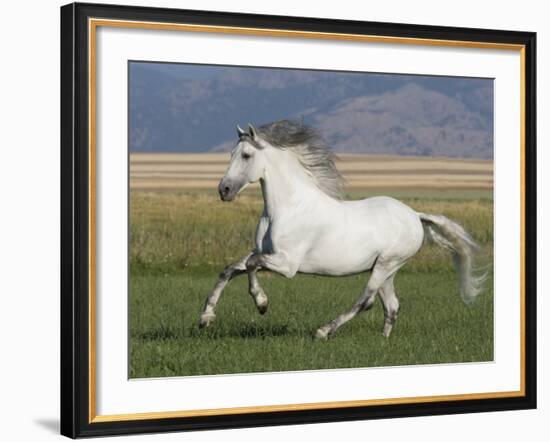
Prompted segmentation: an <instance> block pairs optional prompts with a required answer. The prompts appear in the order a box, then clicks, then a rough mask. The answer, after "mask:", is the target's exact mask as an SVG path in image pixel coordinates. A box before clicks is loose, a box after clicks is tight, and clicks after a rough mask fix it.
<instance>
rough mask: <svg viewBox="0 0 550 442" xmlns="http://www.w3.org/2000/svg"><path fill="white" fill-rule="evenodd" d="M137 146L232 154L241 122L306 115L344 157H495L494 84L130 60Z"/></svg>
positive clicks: (134, 147)
mask: <svg viewBox="0 0 550 442" xmlns="http://www.w3.org/2000/svg"><path fill="white" fill-rule="evenodd" d="M129 69H130V72H129V74H130V83H129V99H130V103H129V106H130V118H129V120H130V140H129V144H130V150H131V151H156V152H161V151H171V152H178V151H181V152H206V151H211V150H214V151H223V150H229V149H230V148H231V147H232V146H233V145H234V144H235V142H236V136H235V125H236V124H240V125H241V126H243V127H244V126H245V125H246V124H247V123H249V122H250V123H252V124H255V125H261V124H263V123H267V122H270V121H273V120H276V119H282V118H301V119H303V120H304V122H305V123H307V124H311V125H313V126H315V127H317V128H318V129H319V131H320V132H321V133H322V134H323V135H324V136H325V138H326V140H327V142H328V144H329V145H330V146H331V147H332V148H333V149H334V150H335V151H338V152H364V153H389V154H402V155H438V156H441V155H442V156H452V157H467V158H471V157H474V158H492V156H493V81H492V80H491V79H475V78H457V77H434V76H418V75H395V74H378V73H357V72H333V71H314V70H295V69H273V68H250V67H231V66H207V65H193V64H177V63H145V62H131V63H130V67H129Z"/></svg>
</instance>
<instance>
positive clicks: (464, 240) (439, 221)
mask: <svg viewBox="0 0 550 442" xmlns="http://www.w3.org/2000/svg"><path fill="white" fill-rule="evenodd" d="M418 215H419V216H420V220H421V221H422V225H423V226H424V230H425V232H426V237H427V238H428V239H431V240H432V241H433V242H435V243H436V244H438V245H440V246H441V247H444V248H446V249H447V250H449V251H450V252H451V253H452V255H453V260H454V263H455V266H456V269H457V272H458V275H459V283H460V296H461V297H462V300H463V301H464V302H465V303H466V304H470V303H472V302H473V301H474V300H475V299H476V297H477V295H478V294H479V293H480V292H481V289H482V285H483V283H484V281H485V279H486V275H485V274H483V275H480V276H476V275H474V268H473V256H474V253H475V252H476V251H477V250H479V246H478V245H477V243H476V242H475V241H474V239H473V238H472V237H471V236H470V234H469V233H468V232H466V230H464V228H463V227H462V226H461V225H459V224H457V223H455V222H454V221H451V220H450V219H449V218H446V217H444V216H442V215H427V214H425V213H418Z"/></svg>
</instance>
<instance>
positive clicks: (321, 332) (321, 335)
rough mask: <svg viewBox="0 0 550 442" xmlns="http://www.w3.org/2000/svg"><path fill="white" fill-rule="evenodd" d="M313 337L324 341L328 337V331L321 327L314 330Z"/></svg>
mask: <svg viewBox="0 0 550 442" xmlns="http://www.w3.org/2000/svg"><path fill="white" fill-rule="evenodd" d="M315 339H322V340H324V341H326V340H327V339H328V331H327V330H323V329H322V328H320V329H318V330H317V331H316V332H315Z"/></svg>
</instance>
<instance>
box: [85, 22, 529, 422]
mask: <svg viewBox="0 0 550 442" xmlns="http://www.w3.org/2000/svg"><path fill="white" fill-rule="evenodd" d="M99 26H103V27H115V28H134V29H147V30H163V31H186V32H207V33H217V34H236V35H243V36H266V37H291V38H307V39H325V40H340V41H357V42H369V43H386V44H410V45H419V46H444V47H460V48H476V49H498V50H511V51H518V52H519V53H520V70H521V72H520V90H521V91H520V106H521V110H520V119H521V121H520V168H521V172H520V176H521V178H520V179H521V183H520V193H521V196H520V198H521V202H520V207H521V228H520V235H521V239H520V261H521V262H520V284H521V287H520V389H519V390H518V391H499V392H487V393H465V394H453V395H439V396H416V397H402V398H388V399H367V400H352V401H334V402H315V403H301V404H284V405H260V406H247V407H233V408H215V409H197V410H179V411H158V412H147V413H129V414H111V415H97V414H96V283H95V277H96V36H97V32H96V31H97V28H98V27H99ZM88 36H89V41H88V49H89V51H88V93H89V97H88V98H89V119H88V124H89V146H88V147H89V168H88V172H89V179H88V183H89V206H88V209H89V231H88V241H89V256H88V259H89V273H88V275H89V285H88V289H89V341H88V342H89V367H88V374H89V385H88V386H89V402H88V405H89V412H88V421H89V423H99V422H117V421H133V420H145V419H168V418H178V417H197V416H220V415H235V414H246V413H269V412H280V411H297V410H322V409H328V408H349V407H365V406H376V405H397V404H419V403H427V402H443V401H460V400H476V399H477V400H481V399H497V398H512V397H522V396H525V147H526V146H525V99H526V94H525V46H524V45H521V44H506V43H493V42H474V41H458V40H439V39H424V38H411V37H389V36H377V35H359V34H346V33H342V34H340V33H330V32H326V33H325V32H311V31H293V30H283V29H264V28H245V27H234V26H210V25H196V24H182V23H158V22H140V21H130V20H111V19H95V18H90V19H88Z"/></svg>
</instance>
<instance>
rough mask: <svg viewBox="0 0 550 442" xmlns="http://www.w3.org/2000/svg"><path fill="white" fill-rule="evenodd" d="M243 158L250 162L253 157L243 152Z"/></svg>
mask: <svg viewBox="0 0 550 442" xmlns="http://www.w3.org/2000/svg"><path fill="white" fill-rule="evenodd" d="M242 157H243V159H244V160H248V159H249V158H250V157H251V155H250V154H249V153H246V152H243V154H242Z"/></svg>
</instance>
